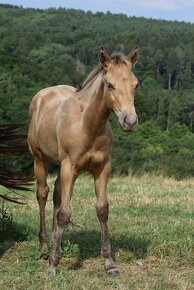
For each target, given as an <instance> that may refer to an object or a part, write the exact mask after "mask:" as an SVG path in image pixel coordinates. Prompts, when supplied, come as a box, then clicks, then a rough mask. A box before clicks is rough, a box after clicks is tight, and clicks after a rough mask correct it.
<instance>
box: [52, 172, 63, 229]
mask: <svg viewBox="0 0 194 290" xmlns="http://www.w3.org/2000/svg"><path fill="white" fill-rule="evenodd" d="M59 174H60V173H59ZM60 204H61V184H60V176H59V175H58V177H57V179H56V181H55V186H54V192H53V230H54V228H55V225H56V215H57V210H58V208H59V206H60Z"/></svg>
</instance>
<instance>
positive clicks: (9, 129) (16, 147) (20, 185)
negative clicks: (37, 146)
mask: <svg viewBox="0 0 194 290" xmlns="http://www.w3.org/2000/svg"><path fill="white" fill-rule="evenodd" d="M21 126H22V125H20V124H9V125H1V126H0V155H1V156H8V155H17V154H26V153H29V150H28V146H27V143H26V137H27V136H26V135H25V134H22V133H20V132H19V129H20V128H21ZM33 181H34V176H32V175H31V174H28V173H23V172H13V171H10V170H8V169H7V168H3V167H2V166H0V185H2V186H4V187H6V188H8V189H10V190H23V191H30V190H31V189H30V186H31V185H32V182H33ZM0 198H3V199H5V200H8V201H11V202H15V203H23V202H22V201H20V198H19V197H10V196H7V195H5V194H0Z"/></svg>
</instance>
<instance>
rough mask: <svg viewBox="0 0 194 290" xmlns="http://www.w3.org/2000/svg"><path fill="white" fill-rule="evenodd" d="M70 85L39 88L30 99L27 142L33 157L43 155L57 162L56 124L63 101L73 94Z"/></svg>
mask: <svg viewBox="0 0 194 290" xmlns="http://www.w3.org/2000/svg"><path fill="white" fill-rule="evenodd" d="M74 91H75V89H74V88H73V87H70V86H56V87H51V88H47V89H43V90H41V91H40V92H39V93H38V94H37V95H36V96H35V97H34V98H33V100H32V102H31V105H30V110H29V119H30V122H29V133H28V143H29V148H30V151H31V153H32V154H33V155H34V156H35V157H39V155H40V152H41V155H44V157H46V158H47V159H48V160H49V161H51V162H54V163H58V162H59V156H58V144H57V136H56V131H57V124H58V120H59V118H60V114H61V108H62V106H63V103H64V102H65V101H66V100H67V99H68V98H69V97H70V96H71V95H73V93H74Z"/></svg>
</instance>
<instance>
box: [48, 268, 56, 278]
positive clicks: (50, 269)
mask: <svg viewBox="0 0 194 290" xmlns="http://www.w3.org/2000/svg"><path fill="white" fill-rule="evenodd" d="M47 274H48V276H49V277H54V276H56V268H55V267H53V266H50V267H49V270H48V273H47Z"/></svg>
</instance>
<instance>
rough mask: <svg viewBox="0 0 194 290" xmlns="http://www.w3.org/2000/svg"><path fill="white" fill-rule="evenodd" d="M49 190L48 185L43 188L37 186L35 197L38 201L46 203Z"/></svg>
mask: <svg viewBox="0 0 194 290" xmlns="http://www.w3.org/2000/svg"><path fill="white" fill-rule="evenodd" d="M48 192H49V188H48V185H45V186H40V185H38V186H37V191H36V197H37V200H38V201H42V200H43V201H46V200H47V196H48Z"/></svg>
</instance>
